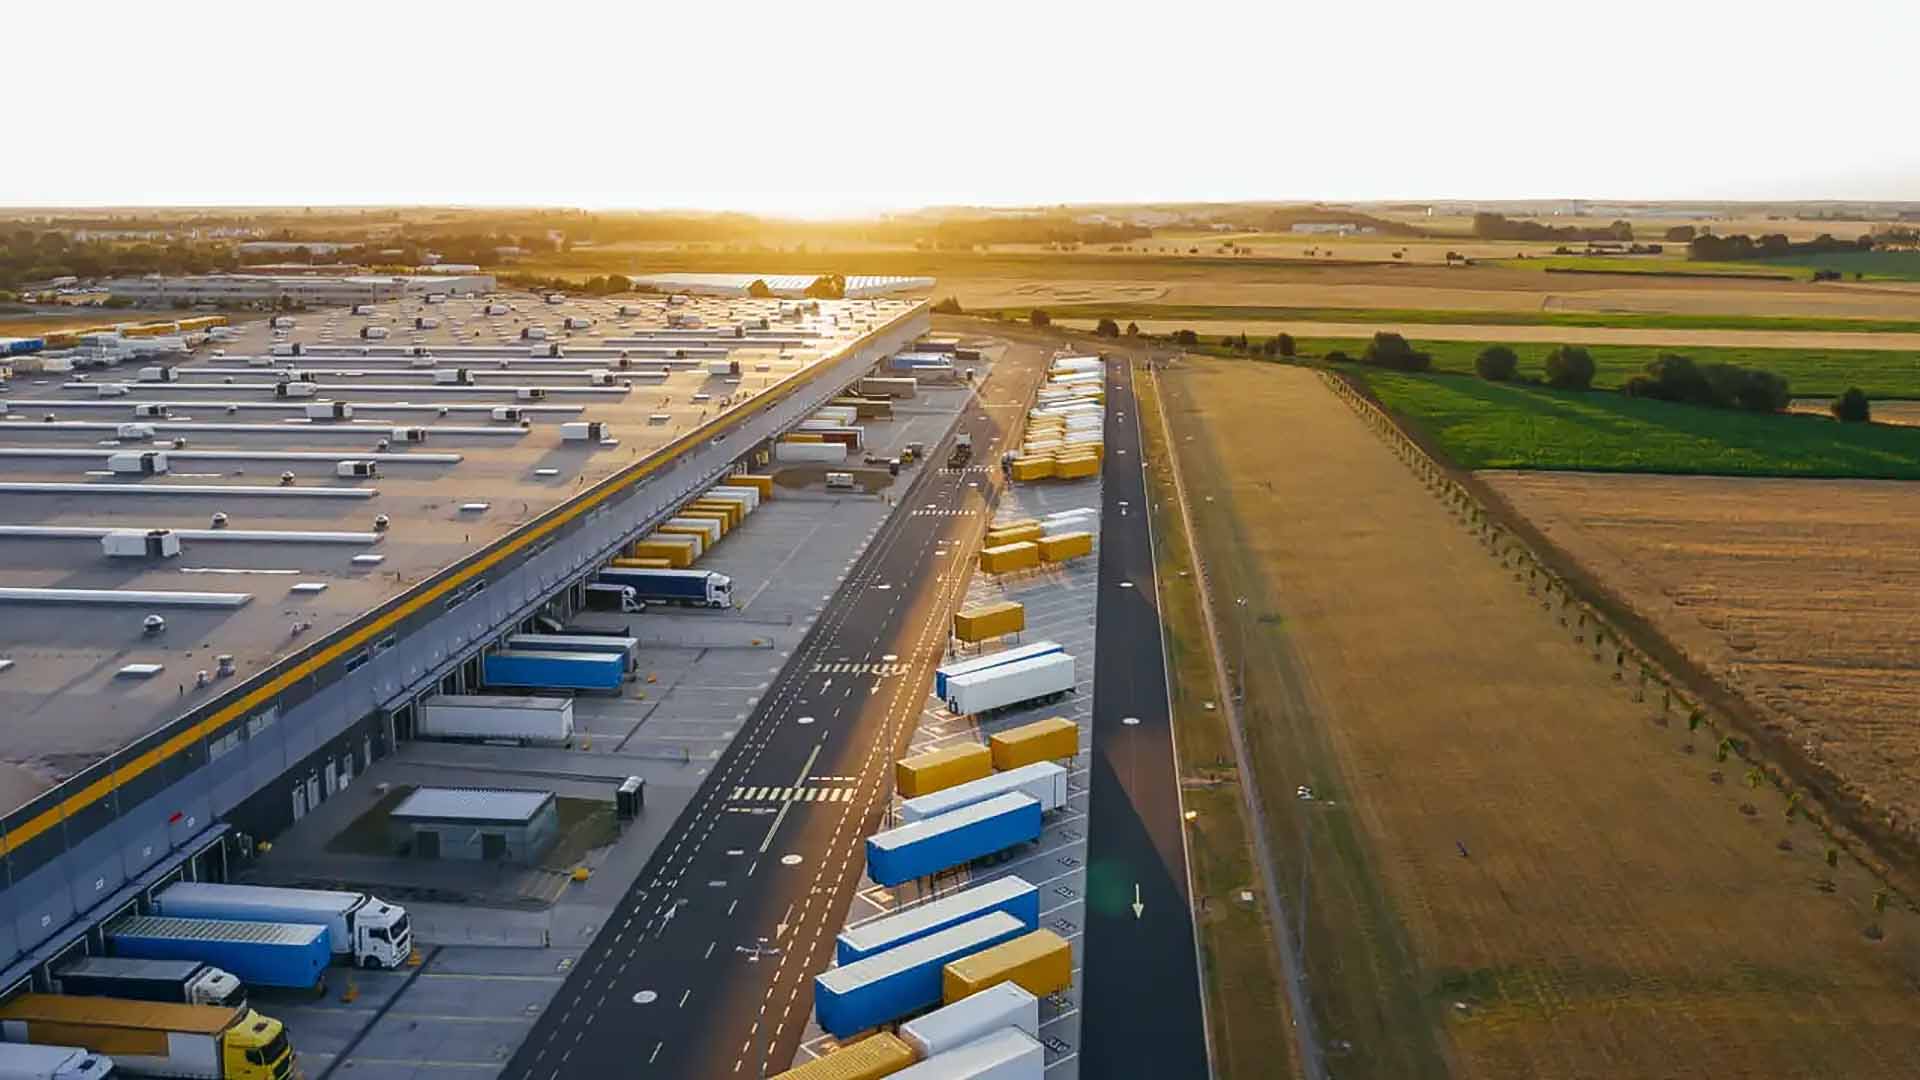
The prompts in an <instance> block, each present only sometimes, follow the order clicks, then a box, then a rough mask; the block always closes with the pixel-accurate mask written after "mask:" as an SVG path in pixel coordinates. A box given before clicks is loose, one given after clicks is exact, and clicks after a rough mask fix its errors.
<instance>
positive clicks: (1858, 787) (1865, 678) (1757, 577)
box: [1481, 407, 1920, 841]
mask: <svg viewBox="0 0 1920 1080" xmlns="http://www.w3.org/2000/svg"><path fill="white" fill-rule="evenodd" d="M1882 411H1885V409H1884V407H1883V409H1882ZM1481 476H1482V479H1485V480H1487V481H1488V482H1489V483H1491V484H1492V485H1493V487H1494V488H1495V489H1496V490H1497V491H1499V492H1500V493H1501V495H1503V496H1504V497H1505V498H1506V499H1507V500H1508V501H1509V502H1511V503H1512V505H1513V507H1514V509H1515V510H1517V511H1519V512H1520V513H1521V514H1523V515H1525V516H1526V517H1527V518H1528V519H1529V520H1530V521H1532V522H1533V524H1534V525H1535V526H1536V527H1537V528H1539V529H1541V530H1542V531H1543V532H1545V533H1546V534H1547V536H1548V537H1550V538H1551V539H1552V541H1553V543H1554V544H1555V545H1556V546H1558V547H1559V548H1561V550H1563V551H1565V552H1566V553H1568V554H1569V555H1571V556H1572V557H1573V558H1574V559H1575V560H1576V561H1577V562H1578V563H1579V564H1580V565H1581V567H1582V568H1583V569H1584V570H1585V571H1586V572H1587V573H1589V574H1591V575H1593V576H1594V577H1595V578H1596V579H1597V580H1599V581H1600V582H1602V583H1604V584H1605V585H1606V586H1607V587H1609V588H1610V589H1611V590H1613V591H1614V592H1615V593H1616V594H1617V595H1618V596H1620V597H1621V598H1622V599H1623V600H1625V601H1626V602H1627V603H1628V604H1630V605H1631V606H1632V607H1633V609H1634V610H1635V611H1636V612H1637V613H1638V614H1639V615H1641V616H1642V617H1644V618H1646V619H1647V620H1648V621H1650V622H1651V623H1652V624H1653V625H1654V626H1655V627H1657V628H1658V629H1659V631H1660V633H1661V635H1662V636H1663V637H1665V638H1666V639H1667V640H1668V641H1670V642H1672V643H1674V644H1675V645H1678V646H1679V647H1680V648H1681V649H1682V650H1683V651H1684V652H1685V653H1686V655H1687V657H1688V659H1690V660H1691V661H1693V662H1694V663H1695V664H1697V665H1699V666H1701V667H1702V668H1704V669H1706V670H1707V671H1708V672H1710V673H1711V674H1712V675H1714V676H1715V677H1716V678H1717V679H1720V680H1722V681H1724V682H1726V683H1728V684H1730V685H1732V686H1734V687H1736V688H1737V689H1738V690H1739V691H1740V693H1741V695H1742V696H1743V697H1744V698H1746V699H1747V700H1748V701H1749V702H1751V703H1752V704H1753V705H1755V706H1756V707H1757V708H1758V709H1759V710H1760V711H1761V714H1762V715H1763V716H1764V717H1765V719H1766V722H1767V724H1768V726H1769V728H1770V729H1771V731H1772V732H1773V733H1774V734H1776V735H1778V736H1779V737H1781V738H1782V739H1784V740H1785V741H1786V742H1787V743H1788V744H1789V745H1791V746H1793V747H1794V748H1795V749H1796V750H1797V751H1798V752H1799V753H1801V754H1803V755H1804V756H1805V757H1806V759H1807V760H1809V761H1811V762H1813V763H1815V764H1817V765H1820V766H1822V767H1824V768H1825V769H1826V770H1827V771H1829V772H1830V773H1831V774H1833V775H1834V776H1835V777H1837V778H1839V780H1840V781H1841V782H1842V783H1844V784H1845V785H1846V787H1847V788H1848V789H1849V790H1850V791H1851V792H1852V793H1854V794H1857V795H1858V796H1859V797H1860V798H1861V799H1862V800H1863V801H1864V802H1865V803H1866V804H1867V805H1868V806H1870V807H1872V808H1873V810H1874V811H1875V816H1876V818H1879V819H1881V820H1884V819H1885V816H1886V815H1891V816H1892V819H1893V820H1894V821H1895V822H1897V823H1899V826H1898V827H1899V828H1900V830H1901V831H1902V832H1903V833H1904V834H1905V835H1907V836H1908V837H1910V838H1912V839H1914V840H1916V841H1920V828H1916V825H1920V721H1917V720H1916V717H1920V666H1916V664H1915V661H1914V642H1915V639H1916V631H1920V609H1917V608H1916V607H1915V605H1914V595H1913V589H1912V584H1913V582H1914V581H1916V580H1920V485H1915V484H1909V483H1899V482H1883V481H1871V480H1807V481H1793V480H1749V479H1727V478H1705V477H1661V476H1597V475H1580V474H1572V473H1483V474H1481Z"/></svg>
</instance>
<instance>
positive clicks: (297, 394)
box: [273, 382, 320, 398]
mask: <svg viewBox="0 0 1920 1080" xmlns="http://www.w3.org/2000/svg"><path fill="white" fill-rule="evenodd" d="M319 392H320V384H319V383H310V382H283V383H280V384H279V385H277V386H275V387H274V388H273V396H274V397H277V398H307V397H312V396H313V395H315V394H317V393H319Z"/></svg>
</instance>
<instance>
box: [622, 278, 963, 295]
mask: <svg viewBox="0 0 1920 1080" xmlns="http://www.w3.org/2000/svg"><path fill="white" fill-rule="evenodd" d="M822 276H823V275H820V274H687V273H670V274H642V275H640V276H639V277H636V278H634V279H633V283H634V284H635V285H638V286H640V287H641V288H643V289H654V290H657V291H659V292H678V293H688V294H691V295H695V296H751V295H752V294H753V291H754V288H753V287H754V284H755V283H756V282H757V283H760V284H764V285H765V286H766V288H767V294H768V295H770V296H780V297H787V298H790V299H792V298H798V297H802V296H805V295H807V290H808V289H810V288H812V287H813V283H814V282H816V281H819V280H820V278H821V277H822ZM846 280H847V292H846V295H847V297H848V299H854V300H865V299H869V298H872V297H876V296H891V295H893V294H895V293H902V292H917V291H924V290H927V289H931V288H933V279H932V278H929V277H874V276H867V275H856V276H853V277H849V278H847V279H846Z"/></svg>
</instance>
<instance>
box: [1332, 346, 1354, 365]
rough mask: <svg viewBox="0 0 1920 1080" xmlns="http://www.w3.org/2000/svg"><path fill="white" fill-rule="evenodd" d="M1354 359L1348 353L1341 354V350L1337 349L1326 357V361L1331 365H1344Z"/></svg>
mask: <svg viewBox="0 0 1920 1080" xmlns="http://www.w3.org/2000/svg"><path fill="white" fill-rule="evenodd" d="M1352 359H1353V357H1351V356H1348V355H1347V354H1346V353H1343V352H1341V351H1340V350H1339V349H1335V350H1333V351H1332V352H1330V353H1328V354H1327V355H1326V361H1327V363H1329V364H1344V363H1347V362H1348V361H1350V360H1352Z"/></svg>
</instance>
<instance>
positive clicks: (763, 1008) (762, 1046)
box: [733, 937, 780, 1080]
mask: <svg viewBox="0 0 1920 1080" xmlns="http://www.w3.org/2000/svg"><path fill="white" fill-rule="evenodd" d="M733 951H734V952H737V953H740V954H741V955H743V956H745V957H746V958H747V963H749V964H757V963H759V962H760V958H761V957H763V956H779V955H780V950H779V949H777V948H774V947H773V946H771V945H769V944H767V939H766V938H764V937H763V938H759V939H757V940H756V941H755V942H754V944H752V945H735V946H734V947H733ZM768 982H769V984H771V982H772V979H771V977H769V979H768ZM772 992H773V988H772V986H771V985H769V986H768V988H767V989H766V990H765V991H763V992H762V993H761V995H760V1011H759V1014H758V1015H757V1016H755V1018H754V1021H753V1045H754V1053H755V1055H756V1056H758V1057H759V1059H760V1073H759V1076H760V1080H767V995H768V994H770V993H772Z"/></svg>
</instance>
